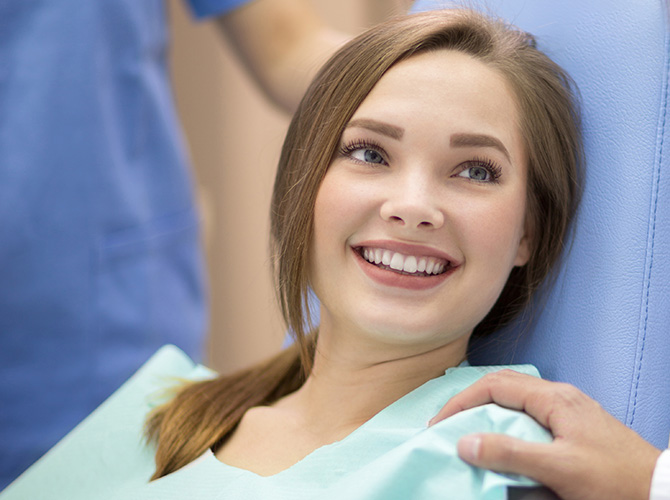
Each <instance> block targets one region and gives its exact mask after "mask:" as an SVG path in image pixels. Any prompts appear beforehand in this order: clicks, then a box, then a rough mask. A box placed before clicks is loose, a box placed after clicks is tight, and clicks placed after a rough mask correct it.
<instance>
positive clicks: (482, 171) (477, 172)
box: [458, 167, 491, 181]
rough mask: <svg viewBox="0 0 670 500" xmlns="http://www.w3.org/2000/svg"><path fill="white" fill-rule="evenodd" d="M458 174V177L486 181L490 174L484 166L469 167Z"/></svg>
mask: <svg viewBox="0 0 670 500" xmlns="http://www.w3.org/2000/svg"><path fill="white" fill-rule="evenodd" d="M458 175H459V176H460V177H467V178H468V179H472V180H473V181H488V180H489V177H490V176H491V174H490V173H489V171H488V170H487V169H486V168H484V167H469V168H466V169H465V170H463V171H462V172H461V173H460V174H458Z"/></svg>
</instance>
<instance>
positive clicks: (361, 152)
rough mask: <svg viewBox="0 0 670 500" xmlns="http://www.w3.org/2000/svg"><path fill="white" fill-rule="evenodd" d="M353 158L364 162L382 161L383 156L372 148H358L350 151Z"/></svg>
mask: <svg viewBox="0 0 670 500" xmlns="http://www.w3.org/2000/svg"><path fill="white" fill-rule="evenodd" d="M350 155H351V157H352V158H354V159H355V160H359V161H363V162H365V163H384V157H383V156H382V155H381V153H380V152H379V151H375V150H374V149H367V148H359V149H356V150H354V151H352V152H351V153H350Z"/></svg>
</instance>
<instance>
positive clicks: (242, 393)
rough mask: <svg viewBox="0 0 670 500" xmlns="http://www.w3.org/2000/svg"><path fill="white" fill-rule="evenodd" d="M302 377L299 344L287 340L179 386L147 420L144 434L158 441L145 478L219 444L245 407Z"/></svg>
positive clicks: (289, 388) (291, 387)
mask: <svg viewBox="0 0 670 500" xmlns="http://www.w3.org/2000/svg"><path fill="white" fill-rule="evenodd" d="M304 380H305V376H304V370H303V366H302V363H301V360H300V348H299V347H298V346H297V345H293V346H291V347H289V348H287V349H285V350H283V351H282V352H280V353H279V354H278V355H276V356H274V357H273V358H271V359H269V360H267V361H265V362H263V363H260V364H258V365H256V366H253V367H251V368H248V369H245V370H242V371H240V372H237V373H235V374H233V375H228V376H221V377H217V378H215V379H213V380H205V381H202V382H194V383H190V384H188V385H186V386H184V387H182V388H181V389H179V391H178V392H177V394H176V396H175V397H174V398H173V399H172V400H170V401H169V402H168V403H166V404H164V405H162V406H160V407H158V408H156V409H155V410H154V411H153V412H152V413H151V414H150V415H149V417H148V419H147V422H146V428H145V433H146V436H147V439H148V441H150V442H155V443H157V445H158V449H157V451H156V472H155V473H154V475H153V476H152V478H151V479H152V480H153V479H158V478H160V477H163V476H165V475H167V474H170V473H171V472H174V471H176V470H178V469H180V468H181V467H183V466H184V465H186V464H189V463H190V462H192V461H193V460H195V459H196V458H198V457H199V456H200V455H202V454H203V453H204V452H205V451H206V450H207V449H208V448H216V447H218V446H220V445H221V444H223V442H224V441H225V440H226V438H228V436H229V435H230V434H231V432H232V431H233V430H234V429H235V427H236V426H237V424H238V423H239V422H240V420H241V419H242V416H243V415H244V414H245V412H246V411H247V410H248V409H249V408H252V407H254V406H263V405H268V404H271V403H273V402H275V401H277V400H278V399H280V398H282V397H283V396H286V395H288V394H290V393H292V392H294V391H296V390H297V389H298V388H299V387H300V386H301V385H302V384H303V382H304Z"/></svg>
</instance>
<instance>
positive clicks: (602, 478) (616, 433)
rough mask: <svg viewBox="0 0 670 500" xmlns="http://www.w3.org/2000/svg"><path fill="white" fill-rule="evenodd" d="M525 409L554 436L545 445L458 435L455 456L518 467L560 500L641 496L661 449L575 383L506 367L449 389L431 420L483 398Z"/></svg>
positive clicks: (642, 499)
mask: <svg viewBox="0 0 670 500" xmlns="http://www.w3.org/2000/svg"><path fill="white" fill-rule="evenodd" d="M491 402H493V403H497V404H499V405H501V406H505V407H508V408H513V409H517V410H523V411H525V412H526V413H528V414H529V415H531V416H532V417H533V418H535V419H536V420H537V421H538V422H539V423H540V424H542V425H543V426H545V427H546V428H547V429H549V430H550V431H551V432H552V434H553V435H554V441H553V442H552V443H551V444H538V443H526V442H524V441H520V440H518V439H514V438H511V437H507V436H504V435H499V434H479V435H470V436H466V437H464V438H462V439H461V440H460V441H459V444H458V451H459V455H460V456H461V458H462V459H463V460H465V461H467V462H469V463H471V464H472V465H476V466H478V467H482V468H487V469H492V470H496V471H500V472H512V473H518V474H523V475H525V476H528V477H530V478H532V479H535V480H537V481H539V482H540V483H542V484H545V485H546V486H548V487H549V488H551V489H552V490H554V491H555V492H556V493H557V494H558V495H559V496H560V497H561V498H562V499H563V500H591V499H592V500H601V499H603V498H607V499H609V500H617V499H621V500H624V499H625V500H636V499H639V500H647V499H648V498H649V489H650V485H651V478H652V474H653V471H654V466H655V464H656V460H657V459H658V457H659V455H660V454H661V451H660V450H658V449H657V448H655V447H654V446H652V445H651V444H649V443H647V442H646V441H645V440H644V439H642V438H641V437H640V436H639V435H638V434H637V433H635V432H634V431H633V430H631V429H629V428H627V427H626V426H625V425H623V424H622V423H621V422H619V421H618V420H617V419H615V418H614V417H612V416H611V415H610V414H609V413H607V412H606V411H605V410H604V409H603V408H602V407H601V406H600V405H599V404H598V403H597V402H596V401H594V400H593V399H591V398H589V397H588V396H586V395H585V394H584V393H582V392H581V391H579V390H578V389H577V388H575V387H573V386H571V385H568V384H562V383H557V382H549V381H546V380H541V379H538V378H535V377H532V376H528V375H524V374H521V373H517V372H514V371H511V370H504V371H501V372H496V373H492V374H489V375H487V376H485V377H483V378H482V379H480V380H479V381H478V382H476V383H475V384H473V385H472V386H470V387H469V388H468V389H466V390H465V391H463V392H462V393H460V394H458V395H456V396H454V397H453V398H452V399H451V400H450V401H449V402H448V403H447V404H446V405H445V406H444V407H443V408H442V410H440V412H439V413H438V415H437V416H436V417H435V418H434V419H433V421H431V423H436V422H438V421H440V420H443V419H445V418H447V417H449V416H451V415H453V414H455V413H458V412H459V411H462V410H465V409H468V408H472V407H473V406H478V405H481V404H486V403H491Z"/></svg>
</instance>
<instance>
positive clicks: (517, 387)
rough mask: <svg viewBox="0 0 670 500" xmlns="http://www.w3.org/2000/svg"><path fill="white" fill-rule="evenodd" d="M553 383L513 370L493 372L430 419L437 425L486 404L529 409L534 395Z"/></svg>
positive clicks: (458, 395)
mask: <svg viewBox="0 0 670 500" xmlns="http://www.w3.org/2000/svg"><path fill="white" fill-rule="evenodd" d="M548 384H550V382H546V381H544V380H542V379H538V378H537V377H533V376H531V375H525V374H522V373H518V372H515V371H513V370H501V371H499V372H495V373H490V374H488V375H486V376H484V377H482V378H481V379H479V380H478V381H477V382H475V383H474V384H472V385H471V386H470V387H468V388H467V389H465V390H464V391H462V392H460V393H459V394H457V395H456V396H454V397H453V398H451V399H450V400H449V401H448V402H447V404H446V405H444V407H442V409H441V410H440V411H439V412H438V413H437V415H436V416H435V417H434V418H433V419H432V420H431V421H430V423H429V425H434V424H436V423H437V422H440V421H441V420H444V419H445V418H448V417H450V416H452V415H455V414H456V413H458V412H460V411H463V410H467V409H469V408H473V407H475V406H480V405H483V404H487V403H497V404H499V405H500V406H504V407H506V408H511V409H514V410H526V409H527V407H528V406H529V403H530V402H531V401H532V399H533V398H534V397H537V396H538V395H540V394H543V393H544V391H546V390H547V386H548Z"/></svg>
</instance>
